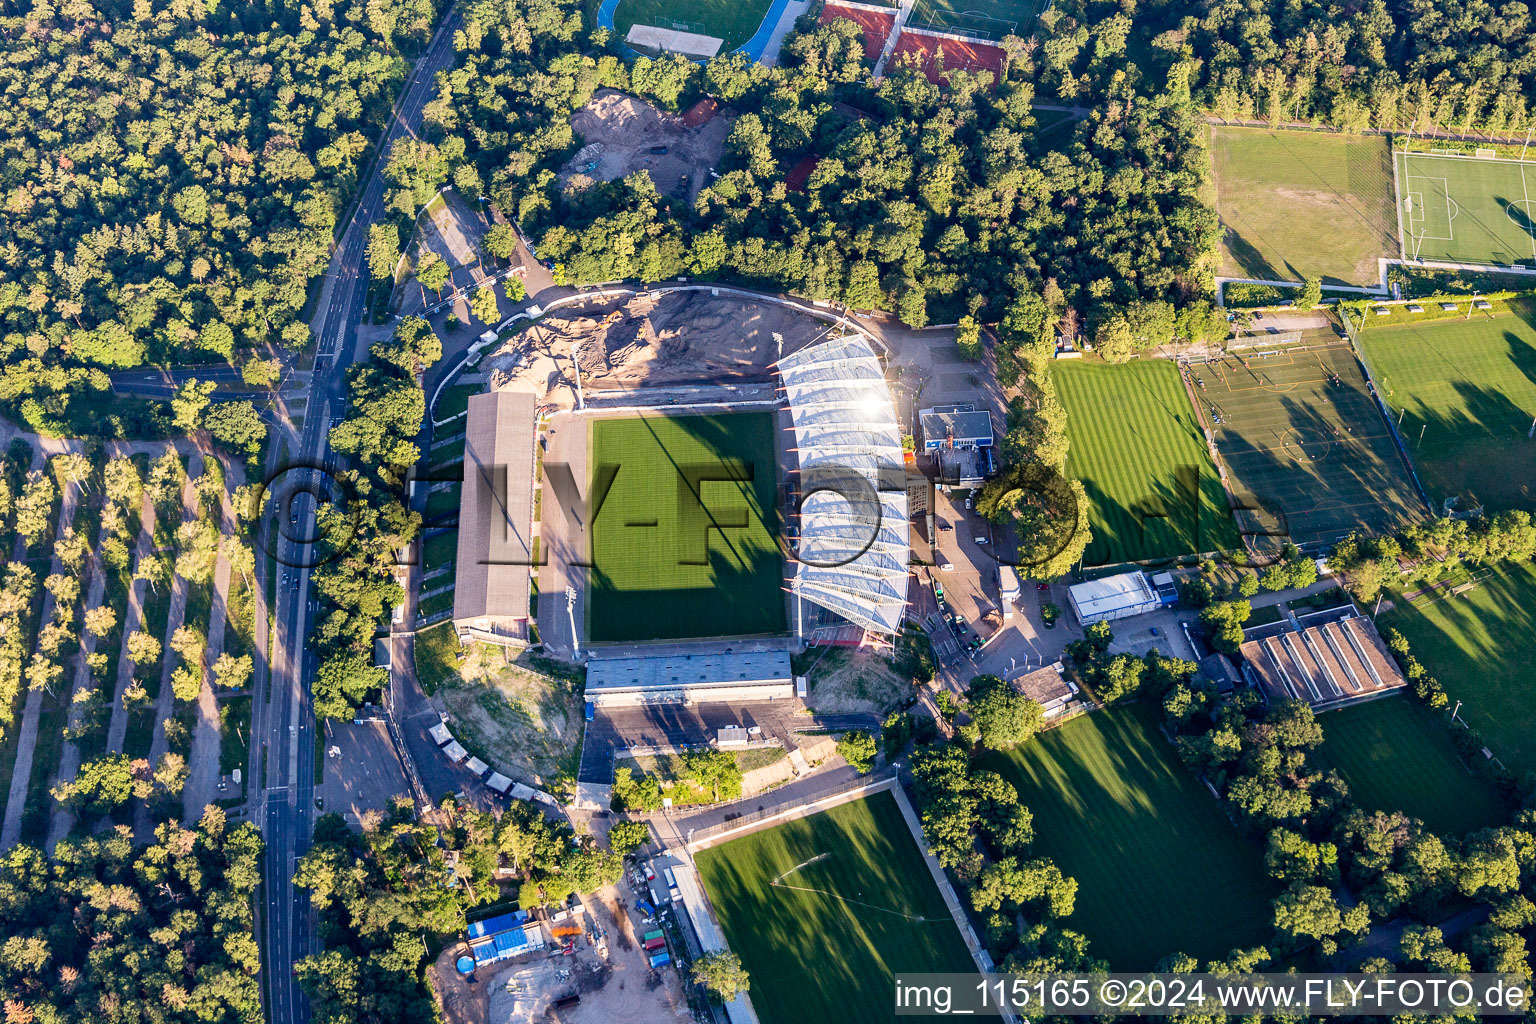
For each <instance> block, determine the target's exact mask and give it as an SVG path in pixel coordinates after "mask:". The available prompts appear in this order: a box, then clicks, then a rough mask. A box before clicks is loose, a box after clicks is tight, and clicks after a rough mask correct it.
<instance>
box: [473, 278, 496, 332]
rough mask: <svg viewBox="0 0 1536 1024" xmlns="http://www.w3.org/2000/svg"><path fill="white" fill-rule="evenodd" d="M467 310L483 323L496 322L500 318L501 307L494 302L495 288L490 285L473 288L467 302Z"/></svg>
mask: <svg viewBox="0 0 1536 1024" xmlns="http://www.w3.org/2000/svg"><path fill="white" fill-rule="evenodd" d="M469 311H470V313H472V314H474V317H475V319H476V320H479V321H480V322H481V323H483V324H492V325H494V324H496V323H497V322H498V321H500V320H501V308H500V307H499V306H497V304H496V290H495V289H494V288H492V287H491V286H490V285H481V286H480V287H479V288H476V289H475V294H474V296H473V297H472V298H471V299H470V302H469Z"/></svg>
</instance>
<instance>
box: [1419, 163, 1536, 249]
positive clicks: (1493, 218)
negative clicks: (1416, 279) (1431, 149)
mask: <svg viewBox="0 0 1536 1024" xmlns="http://www.w3.org/2000/svg"><path fill="white" fill-rule="evenodd" d="M1393 160H1394V161H1395V162H1396V167H1397V190H1398V197H1397V205H1398V219H1399V223H1400V224H1401V229H1402V239H1403V258H1404V259H1410V260H1414V259H1422V260H1445V261H1450V262H1453V263H1496V264H1499V265H1501V266H1510V265H1514V264H1519V265H1522V266H1536V205H1533V204H1532V196H1536V162H1531V161H1520V160H1504V159H1498V160H1484V159H1478V158H1475V157H1471V156H1455V155H1451V154H1443V153H1394V154H1393Z"/></svg>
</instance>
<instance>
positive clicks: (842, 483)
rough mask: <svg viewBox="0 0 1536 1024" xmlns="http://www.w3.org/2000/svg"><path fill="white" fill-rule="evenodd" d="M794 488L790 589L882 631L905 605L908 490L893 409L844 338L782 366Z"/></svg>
mask: <svg viewBox="0 0 1536 1024" xmlns="http://www.w3.org/2000/svg"><path fill="white" fill-rule="evenodd" d="M778 369H779V375H780V377H781V378H782V380H783V384H784V392H785V394H786V396H787V397H788V399H789V411H790V415H791V417H792V418H793V419H794V423H795V444H796V447H797V449H798V453H799V460H800V482H801V489H802V493H803V494H804V495H805V497H804V500H803V501H802V503H801V506H800V548H799V559H800V560H799V564H798V566H797V568H796V570H795V579H794V582H793V583H792V584H791V585H792V586H793V588H794V590H795V591H796V592H797V593H798V594H799V595H800V596H801V597H803V598H805V599H806V600H807V601H811V602H813V603H815V604H818V605H820V606H821V607H823V608H828V609H830V610H832V611H834V612H836V613H837V614H838V615H841V616H843V617H844V618H845V619H848V620H849V621H851V622H855V623H858V624H859V625H861V626H863V627H865V628H866V629H873V630H877V631H878V632H881V633H895V632H898V631H899V630H900V629H901V620H902V616H903V614H904V612H905V609H906V605H907V560H908V548H907V492H906V467H905V464H904V461H903V455H902V447H901V427H900V425H899V424H898V423H897V420H896V404H895V402H894V401H892V399H891V389H890V386H889V385H888V384H887V383H886V380H885V371H884V370H883V369H882V368H881V366H880V360H879V358H877V357H876V355H875V352H874V349H872V348H870V346H869V342H868V341H866V340H865V339H864V338H862V337H858V336H856V335H855V336H849V337H844V338H837V339H834V340H831V341H826V342H822V343H821V344H819V345H812V346H810V347H808V348H803V349H801V350H800V351H798V352H795V353H793V354H791V355H788V356H785V357H784V358H783V359H781V360H779V366H778Z"/></svg>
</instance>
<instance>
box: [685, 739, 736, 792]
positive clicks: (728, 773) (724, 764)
mask: <svg viewBox="0 0 1536 1024" xmlns="http://www.w3.org/2000/svg"><path fill="white" fill-rule="evenodd" d="M683 765H684V767H685V768H687V770H688V777H689V778H691V779H692V780H693V781H694V782H696V783H698V784H699V786H701V787H703V788H704V789H706V790H708V791H709V792H710V793H711V794H712V795H713V798H714V800H715V801H717V802H718V801H720V800H734V799H735V798H736V797H738V796H740V795H741V769H740V768H739V767H738V766H737V764H736V758H735V757H734V756H732V755H731V752H730V751H728V750H690V751H688V752H686V753H684V754H683Z"/></svg>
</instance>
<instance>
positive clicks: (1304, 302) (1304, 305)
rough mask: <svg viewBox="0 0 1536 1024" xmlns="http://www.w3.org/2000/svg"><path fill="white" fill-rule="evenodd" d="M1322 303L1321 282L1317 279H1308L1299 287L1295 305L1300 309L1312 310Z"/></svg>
mask: <svg viewBox="0 0 1536 1024" xmlns="http://www.w3.org/2000/svg"><path fill="white" fill-rule="evenodd" d="M1322 301H1323V281H1322V279H1321V278H1318V277H1309V278H1307V280H1306V283H1304V284H1303V285H1302V286H1301V293H1300V294H1299V295H1297V297H1296V305H1297V306H1298V307H1300V308H1301V309H1313V308H1315V307H1316V306H1317V304H1318V303H1320V302H1322Z"/></svg>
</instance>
